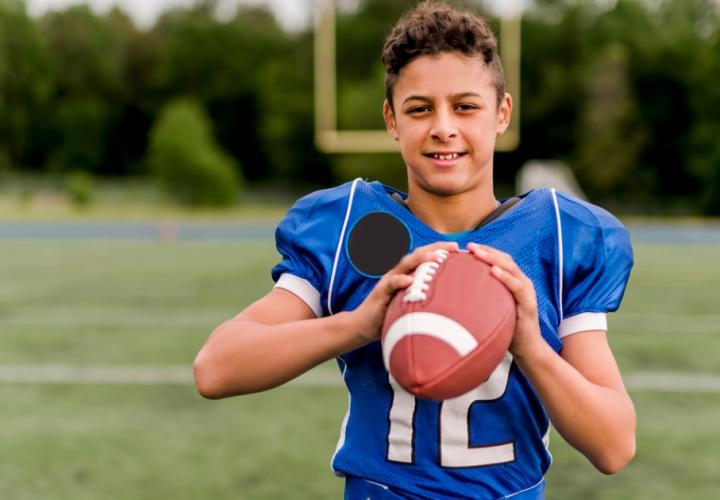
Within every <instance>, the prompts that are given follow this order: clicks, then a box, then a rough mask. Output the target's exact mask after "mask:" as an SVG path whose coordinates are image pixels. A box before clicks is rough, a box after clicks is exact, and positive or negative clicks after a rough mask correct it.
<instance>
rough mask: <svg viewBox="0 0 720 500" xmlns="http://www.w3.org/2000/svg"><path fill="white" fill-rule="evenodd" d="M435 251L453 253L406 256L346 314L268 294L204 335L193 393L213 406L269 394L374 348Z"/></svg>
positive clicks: (451, 247)
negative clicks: (397, 296)
mask: <svg viewBox="0 0 720 500" xmlns="http://www.w3.org/2000/svg"><path fill="white" fill-rule="evenodd" d="M441 248H442V249H445V250H448V251H456V250H457V244H456V243H454V242H450V243H449V242H442V243H435V244H432V245H427V246H424V247H420V248H417V249H416V250H415V251H414V252H413V253H411V254H409V255H406V256H405V257H403V258H402V259H401V260H400V262H399V263H398V264H397V265H396V266H395V267H394V268H393V269H391V270H390V271H388V272H387V273H386V274H385V275H384V276H383V277H382V278H381V279H380V280H379V281H378V283H377V285H375V288H374V289H373V291H372V292H371V293H370V295H368V296H367V298H366V299H365V300H364V301H363V303H362V304H360V306H359V307H358V308H357V309H355V310H354V311H351V312H341V313H338V314H335V315H332V316H328V317H323V318H316V317H315V314H314V313H313V312H312V310H311V309H310V307H309V306H308V305H307V304H306V303H305V302H304V301H303V300H302V299H300V298H299V297H298V296H296V295H294V294H293V293H291V292H289V291H287V290H283V289H280V288H275V289H273V290H272V291H271V292H270V293H268V294H267V295H265V296H264V297H263V298H261V299H260V300H258V301H257V302H255V303H254V304H252V305H250V306H248V307H247V308H246V309H245V310H244V311H242V312H241V313H240V314H239V315H237V316H236V317H235V318H233V319H231V320H229V321H226V322H225V323H223V324H221V325H220V326H219V327H218V328H217V329H216V330H215V331H214V332H213V333H212V335H210V338H209V339H208V340H207V342H206V343H205V345H204V346H203V347H202V349H201V350H200V352H199V353H198V355H197V357H196V358H195V363H194V365H193V371H194V373H195V385H196V386H197V389H198V391H199V392H200V394H202V395H203V396H205V397H207V398H211V399H218V398H223V397H227V396H233V395H237V394H246V393H250V392H257V391H262V390H265V389H270V388H272V387H276V386H278V385H280V384H283V383H285V382H287V381H289V380H292V379H293V378H295V377H297V376H299V375H301V374H302V373H304V372H306V371H307V370H309V369H311V368H313V367H315V366H317V365H318V364H320V363H322V362H324V361H326V360H328V359H331V358H333V357H335V356H338V355H340V354H342V353H345V352H348V351H350V350H352V349H356V348H358V347H361V346H363V345H366V344H368V343H370V342H372V341H374V340H377V339H378V338H379V336H380V328H381V326H382V323H383V319H384V317H385V311H386V310H387V307H388V304H389V303H390V299H391V298H392V296H393V295H394V293H395V292H396V291H397V290H398V289H401V288H406V287H408V286H409V285H410V283H411V282H412V276H411V275H410V273H412V271H413V270H414V269H415V268H416V267H417V266H418V265H420V264H421V263H422V262H424V261H426V260H431V259H433V258H434V257H435V256H434V254H433V252H434V251H435V250H438V249H441Z"/></svg>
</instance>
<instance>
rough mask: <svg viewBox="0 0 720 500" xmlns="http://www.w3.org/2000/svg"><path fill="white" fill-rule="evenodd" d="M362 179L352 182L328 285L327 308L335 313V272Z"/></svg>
mask: <svg viewBox="0 0 720 500" xmlns="http://www.w3.org/2000/svg"><path fill="white" fill-rule="evenodd" d="M361 180H362V179H361V178H360V177H358V178H357V179H355V180H354V181H353V183H352V187H351V188H350V199H349V200H348V206H347V210H345V221H343V225H342V229H341V230H340V239H339V240H338V244H337V248H336V249H335V260H334V261H333V267H332V273H330V285H329V286H328V298H327V309H328V313H330V314H333V310H332V292H333V286H334V285H335V273H336V272H337V266H338V261H339V260H340V250H341V249H342V244H343V241H344V240H345V231H346V230H347V224H348V220H349V219H350V209H351V208H352V204H353V198H354V197H355V189H356V188H357V184H358V182H360V181H361Z"/></svg>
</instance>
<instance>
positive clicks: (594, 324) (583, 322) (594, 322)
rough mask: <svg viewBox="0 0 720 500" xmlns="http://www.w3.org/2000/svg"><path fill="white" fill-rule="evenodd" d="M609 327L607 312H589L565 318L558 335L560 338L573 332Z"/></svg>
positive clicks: (605, 329)
mask: <svg viewBox="0 0 720 500" xmlns="http://www.w3.org/2000/svg"><path fill="white" fill-rule="evenodd" d="M607 329H608V326H607V314H606V313H601V312H600V313H591V312H588V313H580V314H577V315H575V316H570V317H569V318H565V319H563V320H562V321H561V322H560V326H559V327H558V335H559V336H560V338H563V337H567V336H568V335H572V334H573V333H580V332H587V331H590V330H604V331H607Z"/></svg>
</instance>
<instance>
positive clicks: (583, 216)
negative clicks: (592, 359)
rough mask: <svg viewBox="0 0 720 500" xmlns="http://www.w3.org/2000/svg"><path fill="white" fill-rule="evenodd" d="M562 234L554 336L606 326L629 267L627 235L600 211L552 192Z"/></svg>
mask: <svg viewBox="0 0 720 500" xmlns="http://www.w3.org/2000/svg"><path fill="white" fill-rule="evenodd" d="M557 197H558V212H559V217H560V225H561V234H562V248H563V255H562V266H563V272H562V279H563V286H562V309H563V314H562V321H561V322H560V326H559V329H558V334H559V336H560V337H561V338H562V337H565V336H567V335H571V334H573V333H577V332H581V331H587V330H607V313H608V312H611V311H615V310H617V308H618V307H619V306H620V302H621V301H622V298H623V294H624V293H625V287H626V285H627V281H628V278H629V276H630V270H631V269H632V266H633V252H632V245H631V242H630V235H629V233H628V231H627V230H626V229H625V227H624V226H623V225H622V223H620V221H618V220H617V219H616V218H615V217H614V216H613V215H611V214H610V213H609V212H607V211H606V210H604V209H602V208H600V207H597V206H595V205H591V204H589V203H585V202H582V201H580V200H576V199H574V198H572V197H570V196H568V195H565V194H562V193H558V195H557Z"/></svg>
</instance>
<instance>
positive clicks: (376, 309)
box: [348, 241, 458, 344]
mask: <svg viewBox="0 0 720 500" xmlns="http://www.w3.org/2000/svg"><path fill="white" fill-rule="evenodd" d="M437 250H447V251H448V252H457V251H458V245H457V243H456V242H454V241H438V242H436V243H432V244H430V245H425V246H422V247H418V248H416V249H415V250H414V251H413V252H412V253H409V254H407V255H406V256H405V257H403V258H402V259H400V262H398V263H397V265H395V267H393V268H392V269H390V270H389V271H388V272H387V273H385V274H384V275H383V277H382V278H380V281H378V283H377V284H376V285H375V288H373V291H372V292H370V295H368V296H367V297H366V298H365V300H364V301H363V302H362V304H360V306H358V308H357V309H355V310H354V311H351V312H349V313H348V320H350V321H351V324H352V329H353V331H354V332H356V335H358V336H359V337H360V339H361V340H362V343H363V344H369V343H370V342H372V341H375V340H378V339H379V338H380V330H381V329H382V325H383V321H384V320H385V313H386V312H387V309H388V306H389V305H390V300H391V299H392V298H393V296H394V295H395V293H396V292H397V291H398V290H402V289H405V288H407V287H409V286H410V284H411V283H412V280H413V277H412V273H413V271H414V270H415V268H416V267H417V266H419V265H420V264H422V263H423V262H427V261H430V260H435V258H436V255H435V253H434V252H435V251H437Z"/></svg>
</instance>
